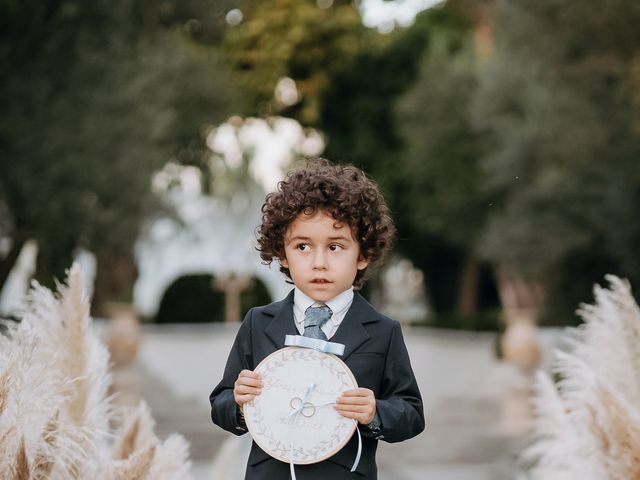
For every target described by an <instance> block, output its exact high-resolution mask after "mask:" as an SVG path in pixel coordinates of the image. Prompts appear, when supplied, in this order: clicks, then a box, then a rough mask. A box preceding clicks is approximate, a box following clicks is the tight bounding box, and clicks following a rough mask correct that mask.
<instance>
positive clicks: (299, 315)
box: [293, 287, 353, 339]
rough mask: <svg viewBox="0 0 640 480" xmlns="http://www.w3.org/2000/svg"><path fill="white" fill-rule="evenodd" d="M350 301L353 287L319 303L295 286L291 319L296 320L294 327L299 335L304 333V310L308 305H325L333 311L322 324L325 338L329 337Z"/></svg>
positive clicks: (342, 317) (340, 320) (345, 311)
mask: <svg viewBox="0 0 640 480" xmlns="http://www.w3.org/2000/svg"><path fill="white" fill-rule="evenodd" d="M352 303H353V288H349V289H347V290H345V291H344V292H342V293H341V294H340V295H338V296H336V297H333V298H332V299H331V300H329V301H328V302H325V303H321V302H316V301H315V300H313V299H312V298H309V297H308V296H307V295H305V294H304V293H303V292H302V290H300V289H299V288H298V287H296V288H295V289H294V293H293V319H294V320H295V322H296V328H297V329H298V332H300V335H304V312H306V311H307V308H309V307H319V306H322V305H326V306H327V307H329V308H330V309H331V311H332V312H333V313H332V314H331V318H330V319H329V320H327V322H326V323H325V324H324V325H323V326H322V331H323V332H324V334H325V335H326V336H327V339H329V338H331V337H333V335H334V334H335V333H336V331H337V330H338V327H339V326H340V324H341V323H342V320H344V317H345V315H346V314H347V311H348V310H349V307H350V306H351V304H352Z"/></svg>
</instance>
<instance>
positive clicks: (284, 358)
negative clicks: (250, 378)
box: [243, 336, 362, 480]
mask: <svg viewBox="0 0 640 480" xmlns="http://www.w3.org/2000/svg"><path fill="white" fill-rule="evenodd" d="M291 337H292V338H295V336H291ZM300 338H307V337H300ZM309 340H313V341H315V340H316V339H309ZM302 343H306V342H304V341H303V342H302ZM322 343H331V342H322ZM334 345H336V344H334ZM343 348H344V347H343ZM255 371H256V372H257V373H259V374H260V376H261V377H262V382H263V389H262V393H261V394H260V395H258V396H256V397H255V399H254V400H253V401H251V402H249V403H246V404H245V405H244V407H243V411H244V417H245V421H246V423H247V427H248V429H249V432H250V433H251V436H252V437H253V439H254V441H255V442H256V443H257V444H258V446H259V447H260V448H261V449H262V450H264V451H265V452H266V453H268V454H269V455H271V456H272V457H274V458H276V459H278V460H280V461H283V462H286V463H289V464H290V470H291V476H292V479H294V480H295V472H294V468H293V465H294V464H301V465H305V464H311V463H318V462H321V461H323V460H326V459H327V458H329V457H331V456H333V455H334V454H335V453H337V452H338V451H339V450H341V449H342V448H343V447H344V446H345V445H346V443H347V442H348V441H349V439H350V438H351V436H352V435H353V433H354V430H357V421H356V420H353V419H349V418H346V417H343V416H342V415H340V414H339V413H338V412H337V411H336V410H335V408H330V407H333V405H335V401H336V399H337V398H338V397H339V396H340V395H341V394H342V392H344V391H346V390H351V389H354V388H357V386H358V385H357V383H356V381H355V378H354V377H353V374H352V373H351V371H350V370H349V368H348V367H347V366H346V365H345V364H344V362H342V361H341V360H340V359H339V358H338V357H336V356H335V355H333V354H329V353H324V352H322V351H319V350H316V349H314V348H310V347H302V348H300V347H285V348H282V349H280V350H277V351H275V352H274V353H272V354H271V355H269V356H268V357H266V358H265V359H264V360H263V361H262V362H260V364H259V365H258V366H257V367H256V369H255ZM310 381H312V382H313V383H310ZM361 451H362V439H361V437H360V432H359V431H358V453H357V455H356V459H355V462H354V464H353V467H352V469H351V471H352V472H353V471H355V469H356V467H357V465H358V463H359V460H360V456H361Z"/></svg>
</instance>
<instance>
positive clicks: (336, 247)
mask: <svg viewBox="0 0 640 480" xmlns="http://www.w3.org/2000/svg"><path fill="white" fill-rule="evenodd" d="M329 250H331V251H332V252H339V251H340V250H343V247H342V245H338V244H337V243H334V244H331V245H329Z"/></svg>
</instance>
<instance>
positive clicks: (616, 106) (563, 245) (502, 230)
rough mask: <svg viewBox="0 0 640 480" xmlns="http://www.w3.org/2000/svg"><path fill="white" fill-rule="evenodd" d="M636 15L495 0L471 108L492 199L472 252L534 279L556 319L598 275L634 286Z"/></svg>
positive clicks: (637, 11) (626, 6)
mask: <svg viewBox="0 0 640 480" xmlns="http://www.w3.org/2000/svg"><path fill="white" fill-rule="evenodd" d="M639 21H640V6H639V5H638V4H636V3H635V2H625V1H622V0H600V1H598V2H596V3H593V4H590V5H589V7H588V8H575V5H570V4H567V3H566V2H562V1H559V0H546V1H544V2H538V1H529V0H523V1H520V2H508V1H497V2H496V3H495V23H494V24H495V39H496V41H495V54H494V56H493V57H492V58H491V60H490V61H489V62H487V64H486V65H485V66H484V68H483V70H482V71H481V74H480V79H479V81H480V88H479V90H478V94H477V96H476V99H475V105H474V119H475V124H476V126H477V128H478V129H479V130H481V131H483V132H485V133H486V134H487V135H488V138H489V142H490V145H491V148H490V149H489V151H488V153H487V155H486V156H485V157H484V158H483V170H484V171H485V173H486V176H487V177H486V178H487V188H488V189H489V191H490V192H491V193H492V195H494V196H495V197H496V199H497V200H496V202H495V205H494V208H493V210H492V214H491V217H490V219H489V222H488V224H487V226H486V228H485V231H484V233H483V238H482V239H481V250H482V251H483V253H484V254H485V255H486V256H487V257H488V258H490V259H491V260H492V261H493V262H495V264H499V265H501V266H502V267H503V268H505V269H508V270H510V271H512V272H516V274H517V275H520V276H522V277H527V278H531V279H537V280H539V281H542V282H543V283H544V285H545V287H546V291H547V298H548V302H547V304H548V306H550V310H549V312H548V316H553V317H555V318H556V319H558V318H560V319H564V318H566V316H567V315H568V314H569V313H570V312H571V310H573V308H575V305H576V304H577V302H578V301H581V300H584V299H585V298H588V295H589V289H590V288H591V285H592V284H593V282H596V281H601V279H602V275H603V274H604V273H615V274H618V275H623V276H628V277H630V278H631V279H633V280H634V282H635V284H636V285H640V262H639V259H638V256H637V252H635V250H636V247H637V245H638V242H639V240H640V228H639V226H638V222H637V220H636V218H637V208H638V205H639V204H640V203H639V202H640V188H639V187H640V170H639V168H638V158H640V156H639V155H640V135H639V133H640V131H639V130H638V123H637V119H638V101H637V99H638V91H639V89H638V85H639V83H638V73H637V72H638V69H637V65H638V59H639V58H640V57H639V54H640V31H639V30H638V28H637V25H638V22H639ZM533 39H535V40H533Z"/></svg>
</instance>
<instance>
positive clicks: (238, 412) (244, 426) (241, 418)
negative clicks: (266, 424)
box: [236, 403, 247, 432]
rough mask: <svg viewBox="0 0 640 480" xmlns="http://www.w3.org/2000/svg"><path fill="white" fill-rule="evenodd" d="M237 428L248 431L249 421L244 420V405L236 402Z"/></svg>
mask: <svg viewBox="0 0 640 480" xmlns="http://www.w3.org/2000/svg"><path fill="white" fill-rule="evenodd" d="M236 423H237V426H236V430H242V431H244V432H246V431H247V422H245V420H244V412H243V411H242V407H241V406H240V405H238V404H237V403H236Z"/></svg>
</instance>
